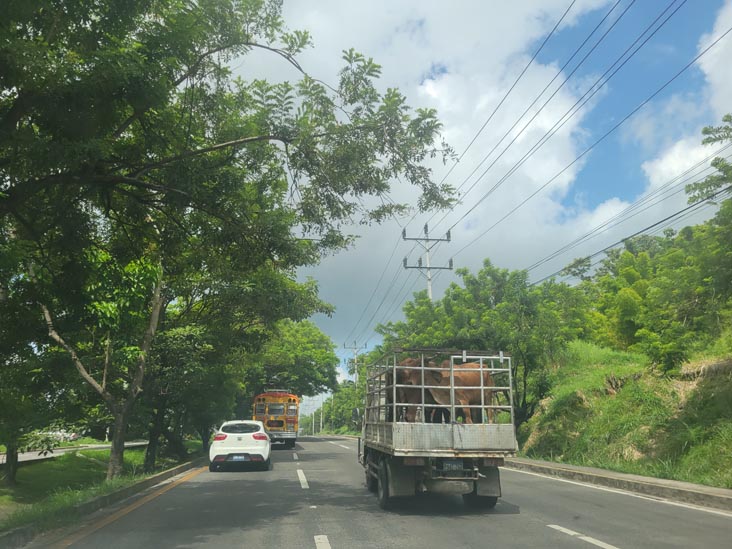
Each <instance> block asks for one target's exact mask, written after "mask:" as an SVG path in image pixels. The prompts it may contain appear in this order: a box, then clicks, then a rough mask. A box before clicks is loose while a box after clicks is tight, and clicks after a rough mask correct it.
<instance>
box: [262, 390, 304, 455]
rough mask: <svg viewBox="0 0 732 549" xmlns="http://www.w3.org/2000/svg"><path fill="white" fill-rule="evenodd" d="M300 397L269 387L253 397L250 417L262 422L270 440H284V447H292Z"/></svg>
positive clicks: (295, 437)
mask: <svg viewBox="0 0 732 549" xmlns="http://www.w3.org/2000/svg"><path fill="white" fill-rule="evenodd" d="M299 413H300V399H299V398H298V396H297V395H293V394H292V393H289V392H287V391H284V390H279V389H270V390H267V391H265V392H264V393H260V394H258V395H257V396H255V397H254V404H253V405H252V419H255V420H258V421H261V422H262V423H264V427H265V429H267V431H269V434H270V438H271V439H272V442H284V443H285V448H294V447H295V441H296V440H297V424H298V419H299Z"/></svg>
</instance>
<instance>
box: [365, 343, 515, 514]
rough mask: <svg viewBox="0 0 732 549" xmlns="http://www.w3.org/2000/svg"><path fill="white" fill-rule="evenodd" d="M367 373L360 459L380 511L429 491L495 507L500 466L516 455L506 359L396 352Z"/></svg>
mask: <svg viewBox="0 0 732 549" xmlns="http://www.w3.org/2000/svg"><path fill="white" fill-rule="evenodd" d="M366 375H367V382H366V402H365V408H364V412H363V424H362V425H363V431H362V435H361V438H360V439H359V444H358V457H359V462H360V463H361V464H362V465H363V467H364V471H365V475H366V486H367V487H368V489H369V490H370V491H372V492H376V495H377V500H378V503H379V506H380V507H381V508H383V509H388V508H389V507H390V506H391V504H392V503H393V501H394V498H398V497H402V496H414V495H418V494H421V493H426V492H434V493H440V494H456V495H457V494H460V495H462V497H463V500H464V502H465V504H466V505H468V506H471V507H481V508H486V509H488V508H493V507H494V506H495V505H496V503H497V501H498V498H499V497H500V496H501V482H500V474H499V467H500V466H502V465H503V463H504V459H505V458H506V457H510V456H514V455H515V453H516V450H517V443H516V431H515V428H514V410H513V393H512V388H511V387H512V382H511V375H512V374H511V357H510V356H508V355H507V354H503V353H497V354H496V353H485V352H475V351H454V350H444V349H395V350H393V351H392V352H390V353H389V354H388V355H386V356H384V357H382V358H381V359H380V360H378V361H376V362H375V363H372V364H369V365H367V367H366Z"/></svg>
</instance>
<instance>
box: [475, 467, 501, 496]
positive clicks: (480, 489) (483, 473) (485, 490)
mask: <svg viewBox="0 0 732 549" xmlns="http://www.w3.org/2000/svg"><path fill="white" fill-rule="evenodd" d="M475 484H476V492H477V495H479V496H497V497H501V476H500V473H499V472H498V467H485V468H481V469H480V477H479V478H478V480H476V481H475Z"/></svg>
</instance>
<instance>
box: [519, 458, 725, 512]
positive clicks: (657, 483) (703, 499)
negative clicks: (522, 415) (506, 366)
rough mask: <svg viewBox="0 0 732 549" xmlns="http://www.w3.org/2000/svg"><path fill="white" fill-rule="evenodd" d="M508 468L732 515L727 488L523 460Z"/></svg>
mask: <svg viewBox="0 0 732 549" xmlns="http://www.w3.org/2000/svg"><path fill="white" fill-rule="evenodd" d="M506 467H508V468H510V469H517V470H520V471H529V472H533V473H541V474H543V475H547V476H551V477H558V478H564V479H569V480H576V481H578V482H586V483H589V484H597V485H600V486H607V487H609V488H616V489H618V490H625V491H626V492H633V493H636V494H643V495H646V496H650V497H656V498H663V499H667V500H671V501H677V502H681V503H690V504H693V505H698V506H700V507H711V508H713V509H722V510H725V511H732V490H727V489H725V488H714V487H711V486H704V485H701V484H692V483H690V482H679V481H675V480H666V479H660V478H652V477H642V476H640V475H628V474H624V473H616V472H614V471H606V470H604V469H595V468H593V467H580V466H577V465H565V464H563V463H552V462H547V461H537V460H532V459H524V458H510V459H506Z"/></svg>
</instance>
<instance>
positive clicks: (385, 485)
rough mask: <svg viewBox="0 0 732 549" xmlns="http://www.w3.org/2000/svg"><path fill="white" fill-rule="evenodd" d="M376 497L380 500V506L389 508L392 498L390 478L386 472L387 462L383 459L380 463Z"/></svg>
mask: <svg viewBox="0 0 732 549" xmlns="http://www.w3.org/2000/svg"><path fill="white" fill-rule="evenodd" d="M376 499H377V500H378V502H379V507H381V508H382V509H389V508H390V507H391V503H392V500H391V498H390V497H389V478H388V476H387V472H386V463H385V462H383V461H382V462H381V463H380V464H379V471H378V482H377V485H376Z"/></svg>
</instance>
